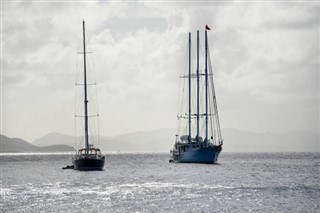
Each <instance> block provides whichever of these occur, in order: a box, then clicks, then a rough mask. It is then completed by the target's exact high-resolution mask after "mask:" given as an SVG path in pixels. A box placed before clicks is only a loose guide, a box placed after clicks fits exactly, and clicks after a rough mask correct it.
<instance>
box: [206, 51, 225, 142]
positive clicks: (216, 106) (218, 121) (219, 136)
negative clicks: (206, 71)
mask: <svg viewBox="0 0 320 213" xmlns="http://www.w3.org/2000/svg"><path fill="white" fill-rule="evenodd" d="M209 59H210V57H209ZM210 62H211V60H210ZM210 65H211V63H210ZM210 72H211V73H212V74H213V70H212V66H210ZM211 81H212V93H213V102H214V108H215V112H216V124H217V131H218V138H219V144H220V143H221V141H222V135H221V127H220V120H219V114H218V105H217V97H216V94H215V87H214V80H213V76H211Z"/></svg>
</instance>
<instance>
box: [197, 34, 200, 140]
mask: <svg viewBox="0 0 320 213" xmlns="http://www.w3.org/2000/svg"><path fill="white" fill-rule="evenodd" d="M199 81H200V79H199V30H198V31H197V142H198V144H199V142H200V141H199V138H198V137H199V134H200V124H199V122H200V94H199V90H200V88H199V87H200V82H199Z"/></svg>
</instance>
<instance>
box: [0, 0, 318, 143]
mask: <svg viewBox="0 0 320 213" xmlns="http://www.w3.org/2000/svg"><path fill="white" fill-rule="evenodd" d="M319 6H320V4H319V3H317V2H304V1H296V2H288V1H267V2H262V1H254V2H252V1H250V2H249V1H248V2H247V1H241V2H224V1H216V2H210V1H202V2H199V1H190V2H189V1H180V2H179V1H167V2H164V1H100V2H95V1H85V2H81V1H65V2H63V1H35V2H30V1H27V2H24V1H1V134H4V135H6V136H8V137H19V138H23V139H25V140H27V141H30V142H31V141H32V140H35V139H37V138H39V137H42V136H44V135H45V134H48V133H50V132H59V133H63V134H69V135H73V134H74V126H75V122H74V114H75V73H76V70H77V67H78V66H80V65H79V63H78V62H77V61H78V59H77V58H78V55H79V54H77V52H78V51H79V44H80V41H81V30H82V29H81V28H82V20H83V19H84V20H85V21H86V32H87V33H86V34H87V37H88V41H89V44H90V50H91V49H92V52H93V53H92V54H90V55H91V56H92V58H93V60H94V70H95V74H96V81H97V85H98V86H97V88H98V97H99V114H100V134H101V135H104V136H115V135H118V134H123V133H129V132H134V131H151V130H155V129H158V128H175V127H176V125H177V119H176V116H177V106H178V103H177V102H178V89H179V85H178V83H179V75H180V74H181V70H182V69H184V67H185V66H184V63H185V58H186V54H187V52H186V49H187V42H188V33H189V32H192V35H195V32H196V30H200V31H203V30H204V26H205V25H208V26H210V27H211V28H212V30H211V31H209V32H208V33H209V34H208V39H209V43H210V55H211V61H212V63H213V64H212V66H213V72H214V75H215V87H216V94H217V101H218V108H219V116H220V124H221V127H222V129H224V128H236V129H240V130H246V131H252V132H288V131H296V130H303V131H312V132H319V112H320V108H319V59H320V58H319V29H320V28H319V14H320V13H319Z"/></svg>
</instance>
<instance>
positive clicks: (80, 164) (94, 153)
mask: <svg viewBox="0 0 320 213" xmlns="http://www.w3.org/2000/svg"><path fill="white" fill-rule="evenodd" d="M82 29H83V30H82V31H83V56H84V57H83V67H84V69H83V70H84V73H83V76H84V77H83V79H84V82H83V87H84V100H83V101H84V116H83V117H84V142H85V143H84V145H85V146H84V148H80V149H79V150H78V152H77V154H76V155H75V156H74V157H73V159H72V162H73V169H75V170H85V171H87V170H103V167H104V163H105V156H103V155H102V154H101V150H100V149H99V148H95V147H94V146H93V145H92V144H90V142H89V133H88V132H89V130H88V127H89V125H88V117H89V115H88V102H89V101H88V91H87V86H88V84H87V64H86V60H87V58H86V53H87V52H86V39H85V21H84V20H83V22H82Z"/></svg>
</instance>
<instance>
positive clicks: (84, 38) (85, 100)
mask: <svg viewBox="0 0 320 213" xmlns="http://www.w3.org/2000/svg"><path fill="white" fill-rule="evenodd" d="M82 27H83V67H84V78H83V79H84V83H83V84H84V131H85V144H86V154H88V152H89V136H88V98H87V70H86V36H85V24H84V20H83V22H82Z"/></svg>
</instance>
